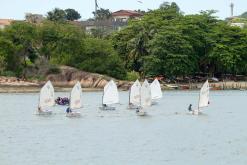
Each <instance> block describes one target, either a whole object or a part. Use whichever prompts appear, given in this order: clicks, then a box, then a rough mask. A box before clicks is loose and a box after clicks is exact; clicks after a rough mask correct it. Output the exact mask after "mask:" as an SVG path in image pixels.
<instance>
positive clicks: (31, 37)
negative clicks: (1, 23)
mask: <svg viewBox="0 0 247 165" xmlns="http://www.w3.org/2000/svg"><path fill="white" fill-rule="evenodd" d="M35 27H36V26H35V25H33V24H30V23H27V22H14V23H12V25H11V26H8V27H7V28H6V29H5V33H6V34H5V35H6V38H7V39H9V40H10V41H11V42H12V43H13V44H14V45H15V47H16V48H17V49H18V51H17V53H16V58H17V59H20V64H21V67H23V72H20V74H21V76H23V77H26V68H27V67H28V63H29V62H30V63H34V61H35V59H36V58H37V56H38V55H37V51H36V50H37V47H36V46H37V45H36V42H37V40H36V39H37V36H38V35H37V29H36V28H35ZM19 67H20V66H19Z"/></svg>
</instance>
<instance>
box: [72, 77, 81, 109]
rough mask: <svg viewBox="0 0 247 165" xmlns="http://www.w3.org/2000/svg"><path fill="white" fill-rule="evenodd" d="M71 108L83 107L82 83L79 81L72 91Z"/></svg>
mask: <svg viewBox="0 0 247 165" xmlns="http://www.w3.org/2000/svg"><path fill="white" fill-rule="evenodd" d="M69 107H70V109H72V110H73V109H79V108H81V107H82V100H81V84H80V82H77V83H76V84H75V86H74V87H73V89H72V90H71V93H70V104H69Z"/></svg>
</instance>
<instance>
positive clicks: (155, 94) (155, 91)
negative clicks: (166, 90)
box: [150, 79, 162, 100]
mask: <svg viewBox="0 0 247 165" xmlns="http://www.w3.org/2000/svg"><path fill="white" fill-rule="evenodd" d="M150 88H151V95H152V99H153V100H156V99H160V98H162V91H161V87H160V83H159V81H158V80H157V79H155V80H154V81H153V82H152V84H151V85H150Z"/></svg>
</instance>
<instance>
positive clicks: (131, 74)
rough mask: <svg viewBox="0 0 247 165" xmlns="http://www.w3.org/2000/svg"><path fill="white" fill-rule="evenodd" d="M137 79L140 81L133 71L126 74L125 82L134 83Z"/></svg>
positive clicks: (137, 74) (136, 73)
mask: <svg viewBox="0 0 247 165" xmlns="http://www.w3.org/2000/svg"><path fill="white" fill-rule="evenodd" d="M137 79H140V75H139V73H138V72H135V71H131V72H127V80H129V81H135V80H137Z"/></svg>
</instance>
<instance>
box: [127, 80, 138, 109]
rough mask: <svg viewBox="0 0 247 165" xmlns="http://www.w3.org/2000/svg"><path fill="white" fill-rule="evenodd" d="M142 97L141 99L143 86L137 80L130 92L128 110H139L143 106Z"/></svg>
mask: <svg viewBox="0 0 247 165" xmlns="http://www.w3.org/2000/svg"><path fill="white" fill-rule="evenodd" d="M140 97H141V84H140V82H139V80H136V81H135V83H134V84H133V85H132V86H131V88H130V90H129V106H128V109H138V108H139V107H140V105H141V102H140V101H141V100H140Z"/></svg>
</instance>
